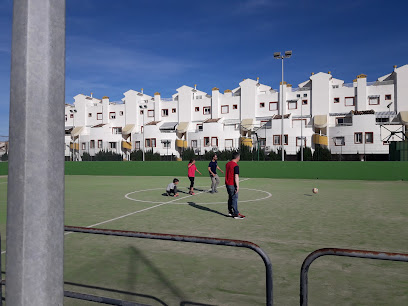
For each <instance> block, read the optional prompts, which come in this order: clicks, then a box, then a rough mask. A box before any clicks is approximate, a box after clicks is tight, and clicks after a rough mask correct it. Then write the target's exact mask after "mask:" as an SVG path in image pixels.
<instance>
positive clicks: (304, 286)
mask: <svg viewBox="0 0 408 306" xmlns="http://www.w3.org/2000/svg"><path fill="white" fill-rule="evenodd" d="M327 255H334V256H345V257H355V258H369V259H378V260H391V261H402V262H408V254H403V253H389V252H378V251H365V250H351V249H338V248H325V249H318V250H316V251H314V252H312V253H310V254H309V255H308V256H307V257H306V258H305V260H304V261H303V263H302V267H301V269H300V305H301V306H307V305H308V272H309V267H310V265H311V264H312V262H313V261H315V260H316V259H317V258H319V257H321V256H327Z"/></svg>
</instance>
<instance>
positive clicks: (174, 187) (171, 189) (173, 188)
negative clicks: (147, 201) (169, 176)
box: [166, 178, 179, 197]
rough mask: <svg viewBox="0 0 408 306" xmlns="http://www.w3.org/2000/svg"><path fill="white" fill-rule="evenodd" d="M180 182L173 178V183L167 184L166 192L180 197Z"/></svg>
mask: <svg viewBox="0 0 408 306" xmlns="http://www.w3.org/2000/svg"><path fill="white" fill-rule="evenodd" d="M178 183H179V180H178V179H176V178H175V179H174V180H173V183H170V184H168V185H167V188H166V193H167V195H168V196H173V197H178V196H179V194H178V190H177V184H178Z"/></svg>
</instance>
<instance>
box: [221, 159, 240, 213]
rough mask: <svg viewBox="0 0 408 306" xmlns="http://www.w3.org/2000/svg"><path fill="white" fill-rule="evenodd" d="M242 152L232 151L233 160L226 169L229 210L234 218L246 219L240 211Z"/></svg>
mask: <svg viewBox="0 0 408 306" xmlns="http://www.w3.org/2000/svg"><path fill="white" fill-rule="evenodd" d="M239 159H240V154H239V153H238V152H234V153H232V160H231V161H230V162H228V163H227V166H226V169H225V186H226V187H227V192H228V212H229V214H230V216H231V217H233V218H234V219H245V216H244V215H241V214H240V213H239V211H238V191H239V166H238V162H239Z"/></svg>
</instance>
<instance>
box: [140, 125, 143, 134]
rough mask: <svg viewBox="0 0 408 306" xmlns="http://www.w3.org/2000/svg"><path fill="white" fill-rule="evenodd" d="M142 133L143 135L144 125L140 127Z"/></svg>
mask: <svg viewBox="0 0 408 306" xmlns="http://www.w3.org/2000/svg"><path fill="white" fill-rule="evenodd" d="M140 133H143V125H142V126H141V127H140Z"/></svg>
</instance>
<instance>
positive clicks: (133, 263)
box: [128, 246, 214, 306]
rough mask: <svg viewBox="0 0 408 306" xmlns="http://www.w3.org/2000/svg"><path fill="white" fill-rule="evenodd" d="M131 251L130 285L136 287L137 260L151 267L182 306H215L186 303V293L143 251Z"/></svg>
mask: <svg viewBox="0 0 408 306" xmlns="http://www.w3.org/2000/svg"><path fill="white" fill-rule="evenodd" d="M130 251H131V256H132V259H131V260H130V262H129V272H128V283H129V285H131V286H134V285H135V278H134V275H137V273H138V272H137V268H138V267H137V260H139V261H141V262H142V263H143V264H144V265H146V266H147V267H149V269H150V270H151V271H152V272H153V274H154V275H156V277H157V278H158V279H159V280H160V282H161V283H162V284H163V285H164V286H166V287H167V288H168V289H169V290H170V291H171V292H172V293H173V294H174V295H175V296H177V298H179V299H180V300H181V302H180V306H188V305H192V306H214V305H210V304H202V303H196V302H191V301H185V296H184V293H183V292H182V291H181V290H180V289H179V288H178V287H177V286H176V285H174V284H173V282H172V281H171V280H169V279H168V278H167V277H166V275H164V274H163V273H162V272H161V271H160V269H159V268H158V267H156V265H155V264H154V263H153V262H152V261H150V260H149V259H148V258H147V257H146V256H145V255H144V254H143V253H142V251H140V250H139V249H137V248H136V247H134V246H132V247H130ZM151 298H154V299H155V300H156V301H159V302H160V303H162V305H167V304H166V303H164V302H163V301H161V300H159V299H157V298H155V297H151Z"/></svg>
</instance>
